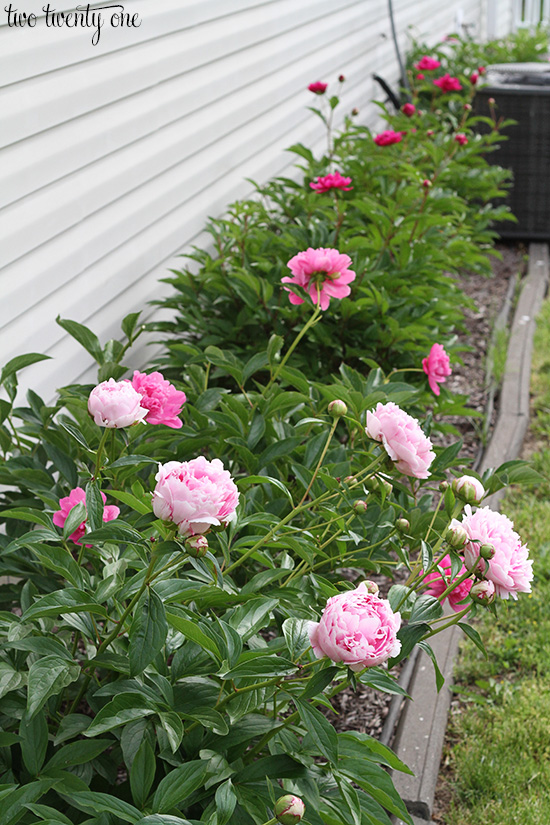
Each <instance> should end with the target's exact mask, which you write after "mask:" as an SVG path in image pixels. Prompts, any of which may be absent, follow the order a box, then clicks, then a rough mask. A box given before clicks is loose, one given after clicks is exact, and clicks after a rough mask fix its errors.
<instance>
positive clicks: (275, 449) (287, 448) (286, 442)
mask: <svg viewBox="0 0 550 825" xmlns="http://www.w3.org/2000/svg"><path fill="white" fill-rule="evenodd" d="M301 443H302V439H301V438H296V437H295V436H291V437H290V438H281V439H279V440H278V441H276V442H275V443H274V444H270V446H269V447H267V449H265V450H264V451H263V453H262V454H261V456H260V457H259V459H258V465H259V467H260V468H261V467H265V466H266V465H267V464H270V463H271V462H272V461H275V459H277V458H283V457H284V456H287V455H290V453H291V452H292V451H293V450H295V449H296V447H298V445H299V444H301Z"/></svg>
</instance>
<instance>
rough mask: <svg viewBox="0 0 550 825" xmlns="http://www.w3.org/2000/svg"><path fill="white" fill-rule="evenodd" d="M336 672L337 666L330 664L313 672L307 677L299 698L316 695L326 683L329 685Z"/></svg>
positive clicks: (308, 697) (310, 697)
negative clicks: (307, 679)
mask: <svg viewBox="0 0 550 825" xmlns="http://www.w3.org/2000/svg"><path fill="white" fill-rule="evenodd" d="M337 673H338V668H337V667H332V666H330V667H324V668H323V669H322V670H319V671H318V672H317V673H314V674H313V676H311V678H310V679H309V681H308V683H307V685H306V687H305V690H304V691H303V693H301V694H300V699H313V697H314V696H318V694H319V693H321V692H322V691H323V690H324V689H325V688H326V687H327V685H330V683H331V682H332V680H333V679H334V677H335V676H336V674H337Z"/></svg>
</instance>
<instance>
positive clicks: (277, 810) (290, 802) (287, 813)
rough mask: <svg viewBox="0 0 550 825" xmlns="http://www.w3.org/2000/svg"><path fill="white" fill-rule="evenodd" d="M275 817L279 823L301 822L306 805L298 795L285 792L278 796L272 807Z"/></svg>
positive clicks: (283, 824) (288, 824)
mask: <svg viewBox="0 0 550 825" xmlns="http://www.w3.org/2000/svg"><path fill="white" fill-rule="evenodd" d="M273 812H274V814H275V818H276V819H277V820H278V821H279V822H280V823H281V825H296V823H297V822H301V821H302V819H303V818H304V814H305V812H306V806H305V805H304V802H303V800H302V799H300V797H299V796H294V794H291V793H287V794H285V795H284V796H280V797H279V799H278V800H277V802H276V803H275V807H274V809H273Z"/></svg>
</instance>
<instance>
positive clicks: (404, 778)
mask: <svg viewBox="0 0 550 825" xmlns="http://www.w3.org/2000/svg"><path fill="white" fill-rule="evenodd" d="M548 281H549V251H548V245H547V244H543V243H532V244H530V245H529V266H528V271H527V276H526V277H525V278H524V280H523V282H522V284H521V293H520V296H519V300H518V303H517V307H516V310H515V313H514V319H513V322H512V328H511V333H510V340H509V344H508V353H507V358H506V367H505V374H504V379H503V383H502V389H501V392H500V402H499V413H498V418H497V423H496V426H495V429H494V432H493V435H492V437H491V441H490V443H489V445H488V447H487V449H486V450H485V453H484V455H483V458H482V460H481V465H480V468H479V472H480V473H483V472H484V471H485V470H486V469H488V468H489V467H494V466H498V465H500V464H502V463H504V462H505V461H511V460H512V459H515V458H517V457H518V455H519V453H520V451H521V447H522V444H523V440H524V438H525V435H526V433H527V427H528V424H529V379H530V375H531V357H532V353H533V337H534V334H535V327H536V316H537V314H538V312H539V310H540V308H541V305H542V302H543V300H544V297H545V294H546V290H547V288H548ZM503 494H504V491H500V492H498V493H495V494H494V495H492V496H491V497H490V498H488V499H487V501H488V502H489V503H490V506H491V507H492V508H493V509H498V506H499V503H500V501H501V499H502V496H503ZM460 636H461V631H460V630H459V629H458V628H456V627H453V628H450V629H449V630H448V631H444V632H443V633H441V634H439V635H437V636H435V637H434V639H433V640H432V648H433V650H434V653H435V654H436V657H437V660H438V663H439V666H440V669H441V672H442V673H443V676H444V677H445V685H444V686H443V688H442V689H441V691H440V692H439V694H438V693H437V690H436V685H435V678H434V674H433V665H432V663H431V661H430V659H429V657H428V656H427V655H426V654H425V653H424V652H422V651H421V652H420V654H419V655H418V657H417V660H416V665H415V668H414V672H413V674H412V677H411V682H410V690H409V694H410V696H411V699H410V700H409V701H407V702H406V703H405V705H404V707H403V711H402V713H401V716H400V718H399V720H398V722H397V727H396V733H395V738H394V743H393V749H394V751H395V752H396V754H397V756H398V757H399V758H400V759H401V760H402V761H403V762H405V764H407V765H409V767H410V768H411V769H412V770H413V771H414V773H415V775H414V776H409V775H408V774H403V773H397V772H394V773H393V774H392V778H393V781H394V784H395V787H396V789H397V791H398V793H399V795H400V796H401V797H402V799H403V800H404V802H405V804H406V805H407V808H408V810H409V811H410V813H411V814H412V816H413V821H414V823H415V825H421V823H422V822H426V821H429V820H431V815H432V810H433V804H434V799H435V788H436V784H437V778H438V774H439V767H440V763H441V754H442V751H443V743H444V739H445V731H446V727H447V718H448V713H449V707H450V702H451V691H450V689H449V687H448V686H447V682H448V679H449V678H450V677H451V676H452V671H453V665H454V661H455V658H456V654H457V651H458V643H459V640H460ZM417 817H418V819H417ZM393 822H394V823H395V825H404V824H403V823H402V821H401V820H399V819H395V818H394V819H393Z"/></svg>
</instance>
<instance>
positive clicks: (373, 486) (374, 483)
mask: <svg viewBox="0 0 550 825" xmlns="http://www.w3.org/2000/svg"><path fill="white" fill-rule="evenodd" d="M364 485H365V487H366V489H367V490H368V491H369V493H375V492H376V491H377V490H378V488H379V487H380V484H379V483H378V479H377V478H376V476H369V477H368V478H366V479H365V481H364Z"/></svg>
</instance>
